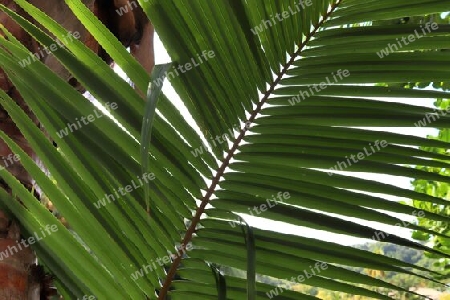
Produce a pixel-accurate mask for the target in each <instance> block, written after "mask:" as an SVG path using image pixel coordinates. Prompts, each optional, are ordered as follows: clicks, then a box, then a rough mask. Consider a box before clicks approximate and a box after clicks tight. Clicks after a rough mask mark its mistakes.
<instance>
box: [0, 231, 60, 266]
mask: <svg viewBox="0 0 450 300" xmlns="http://www.w3.org/2000/svg"><path fill="white" fill-rule="evenodd" d="M43 229H44V230H45V231H46V232H47V234H46V233H45V232H44V231H43ZM40 230H41V236H39V234H38V233H37V232H35V233H34V234H33V235H34V236H30V237H28V238H27V239H26V240H25V239H22V240H21V241H20V243H19V242H18V243H17V247H18V248H19V250H18V249H17V247H16V246H8V247H7V249H6V250H3V251H2V252H0V261H2V260H3V259H7V258H8V257H9V256H10V255H14V254H15V253H18V252H19V251H22V249H23V248H28V247H29V246H30V245H33V244H34V243H36V242H39V241H40V240H42V239H44V238H46V237H47V236H49V235H50V234H52V233H54V232H56V231H58V227H57V226H56V225H55V224H53V225H45V227H44V228H41V229H40ZM22 246H23V248H22ZM13 250H14V252H13ZM8 251H9V253H8Z"/></svg>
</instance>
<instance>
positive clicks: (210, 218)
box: [0, 0, 450, 300]
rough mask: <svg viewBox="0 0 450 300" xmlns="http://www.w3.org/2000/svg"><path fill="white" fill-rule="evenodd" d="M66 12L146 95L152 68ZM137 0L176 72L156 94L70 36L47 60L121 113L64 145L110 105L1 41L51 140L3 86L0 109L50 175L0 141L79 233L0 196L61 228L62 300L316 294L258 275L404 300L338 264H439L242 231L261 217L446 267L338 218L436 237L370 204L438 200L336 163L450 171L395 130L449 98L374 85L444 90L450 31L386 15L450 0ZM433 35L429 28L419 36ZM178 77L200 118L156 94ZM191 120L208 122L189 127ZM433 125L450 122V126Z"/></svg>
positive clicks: (75, 1) (388, 207) (77, 2)
mask: <svg viewBox="0 0 450 300" xmlns="http://www.w3.org/2000/svg"><path fill="white" fill-rule="evenodd" d="M15 2H16V3H18V4H19V5H20V6H21V7H22V8H23V9H24V10H25V11H26V12H27V13H28V14H29V15H31V16H32V17H33V18H34V20H35V22H36V23H39V24H42V26H43V27H44V28H46V29H47V30H48V31H49V32H51V33H52V34H53V35H54V36H55V37H56V38H58V39H60V40H61V39H62V38H64V36H66V35H67V32H66V30H64V29H63V28H62V27H61V26H60V25H59V24H58V23H57V22H54V21H52V20H51V19H50V18H48V17H47V16H46V15H44V14H41V13H39V11H38V10H36V9H35V8H34V7H33V6H31V5H30V4H28V3H27V1H25V0H15ZM66 3H67V4H68V5H69V6H70V8H71V9H72V10H73V12H74V14H75V15H76V16H77V17H78V19H79V20H80V21H81V23H83V24H84V25H85V26H86V28H87V29H88V30H89V32H90V34H92V36H93V37H94V38H95V39H96V40H97V41H98V42H99V43H100V45H101V46H102V47H103V49H105V50H106V52H108V54H109V56H110V57H111V58H112V59H113V60H114V61H115V62H116V63H117V64H118V65H119V66H120V67H121V68H122V69H123V70H124V72H125V73H126V75H127V76H128V77H129V78H130V79H131V80H132V81H133V83H134V85H135V86H136V87H137V89H138V90H141V91H145V90H147V87H148V83H149V77H148V75H147V74H146V72H145V70H144V69H143V68H142V67H140V66H139V65H138V64H137V63H136V61H135V60H134V59H133V58H132V56H131V55H130V54H129V53H128V52H127V51H126V49H125V48H124V47H123V46H122V44H121V43H120V42H119V41H118V40H117V39H116V38H115V37H114V35H113V34H112V33H111V32H109V31H108V30H107V29H106V28H105V26H103V25H102V24H101V23H100V22H99V21H98V20H97V19H96V18H95V16H94V15H93V14H92V12H91V11H90V10H89V9H88V8H87V7H86V6H84V5H83V3H82V1H81V0H66ZM139 3H140V4H141V6H142V7H143V9H144V11H145V13H146V14H147V15H148V16H149V18H150V20H151V21H152V23H153V24H154V25H155V29H156V31H157V33H158V34H159V36H160V38H161V40H162V42H163V43H164V45H165V47H166V49H167V51H168V53H169V54H170V56H171V57H172V59H173V64H174V67H173V69H168V68H169V66H167V65H165V66H158V67H157V68H155V70H154V72H153V76H152V79H151V82H152V84H151V85H150V87H149V89H148V95H147V101H146V102H143V101H142V98H141V97H140V95H139V93H138V92H136V91H135V90H134V89H133V88H132V87H130V86H129V85H128V84H127V82H126V81H125V80H123V79H122V78H120V77H119V76H118V75H116V74H115V73H114V72H113V71H112V70H111V69H110V68H109V66H108V65H107V64H105V63H104V62H103V61H102V60H101V59H100V58H98V57H97V56H96V55H95V54H94V53H92V52H91V51H90V50H88V48H87V47H86V46H84V45H83V44H82V43H81V42H79V41H77V40H74V41H73V42H69V43H67V44H66V45H65V46H66V47H65V48H61V49H59V50H58V51H55V52H54V53H53V54H54V55H55V57H56V58H57V59H58V60H59V61H60V62H61V63H62V64H63V65H64V66H65V67H66V68H67V70H69V71H70V72H71V74H72V75H73V77H74V78H76V79H77V81H78V82H80V83H81V84H82V86H83V87H85V88H86V89H87V90H88V91H89V92H90V93H91V94H92V95H93V96H94V97H95V98H96V99H97V100H98V101H99V102H100V106H103V107H106V106H107V103H108V102H109V103H110V104H111V103H115V104H116V105H117V109H112V110H110V113H111V116H112V117H113V118H108V117H101V118H97V119H95V120H94V121H92V122H89V124H88V125H85V126H80V128H78V130H74V131H73V132H72V133H70V134H68V135H67V136H61V132H62V131H61V130H63V129H64V128H65V129H66V130H67V128H66V127H68V126H69V125H70V124H75V123H76V122H78V121H79V120H80V118H81V117H82V116H85V117H87V116H89V115H92V114H94V110H96V109H98V108H97V107H98V106H96V104H94V103H93V102H91V101H89V100H88V99H86V98H85V97H83V96H82V95H81V94H80V93H78V92H77V91H76V90H75V89H74V88H73V87H71V86H70V85H68V84H67V83H66V82H65V81H64V80H63V79H61V78H59V77H58V76H57V75H55V74H54V72H52V71H50V70H49V69H48V68H47V67H46V66H45V65H43V64H42V63H40V62H35V63H32V64H30V65H28V66H27V67H26V68H22V67H21V66H20V65H19V64H18V63H17V62H18V61H22V60H23V59H25V58H26V57H28V55H30V53H29V51H28V50H26V48H24V47H23V46H22V45H21V44H20V43H19V42H18V41H17V40H15V39H14V38H13V37H12V36H11V35H8V33H5V35H6V36H7V37H8V38H7V39H4V38H1V39H0V42H1V45H2V47H1V48H0V67H1V68H3V69H4V70H5V71H6V72H7V74H8V76H9V77H10V79H11V81H12V82H13V83H14V85H15V86H16V87H17V89H18V90H19V91H20V93H21V95H22V96H23V98H24V100H25V102H26V103H27V105H28V106H29V107H30V108H31V109H32V111H33V113H34V114H35V115H36V116H37V118H38V119H39V121H40V122H41V123H42V124H43V126H44V127H45V129H46V131H47V132H48V134H49V135H50V137H51V138H52V139H53V140H54V141H56V144H57V145H58V148H55V147H54V146H53V145H52V142H51V141H49V140H48V139H47V138H46V136H45V135H44V134H43V133H42V132H41V131H40V130H39V129H38V128H37V127H36V126H34V125H33V123H32V121H31V120H30V118H29V117H28V116H27V115H26V114H25V113H24V112H23V111H22V110H21V109H19V107H18V106H17V105H16V104H15V102H14V101H13V100H12V99H11V98H10V97H9V96H8V95H7V94H5V93H2V92H1V91H0V101H1V105H2V106H3V107H4V108H5V110H6V111H7V112H8V114H9V115H10V116H11V118H12V119H13V120H14V122H15V123H16V124H17V126H18V127H19V129H20V130H21V132H22V133H23V135H24V136H25V138H26V139H27V141H28V142H29V144H30V145H31V147H32V148H33V150H34V151H35V152H36V154H37V155H38V156H39V158H40V159H41V160H42V161H43V164H44V165H45V166H46V168H48V170H49V172H50V174H51V177H50V178H49V177H48V176H47V175H46V174H45V173H44V172H42V171H41V170H40V169H39V167H38V166H37V165H36V164H35V163H34V162H33V161H32V160H31V159H30V158H29V156H28V155H26V154H25V153H24V151H23V150H22V149H21V148H20V147H18V146H17V144H16V143H15V142H14V141H13V140H11V139H10V138H8V137H7V136H6V135H5V134H0V136H1V137H2V138H3V139H4V141H5V142H6V143H7V144H8V146H9V147H10V148H11V149H12V150H13V151H14V153H17V154H18V155H20V157H21V163H22V165H23V166H24V168H25V169H26V170H27V171H28V172H29V173H30V174H31V175H32V177H33V178H34V179H35V180H36V182H37V184H38V185H39V187H40V188H41V189H42V191H43V192H44V193H45V195H46V196H47V197H48V198H49V199H50V200H51V201H52V203H53V204H54V205H55V207H56V208H57V210H58V211H59V213H61V215H63V216H64V217H65V219H66V220H67V221H68V224H69V225H68V226H69V228H66V227H64V226H63V225H62V224H61V223H60V221H59V220H58V219H57V218H55V217H54V216H53V215H52V214H51V213H50V212H49V211H48V210H47V209H46V208H45V207H44V206H43V205H41V204H39V202H37V201H36V200H35V199H34V197H33V194H32V193H30V192H29V191H28V190H27V189H26V188H24V186H22V185H21V184H20V183H19V182H18V181H17V180H16V179H15V178H14V177H13V176H12V175H11V174H10V173H8V172H2V173H1V176H2V178H3V180H4V181H5V182H6V183H7V184H8V186H9V187H10V188H11V189H12V191H13V193H14V195H16V196H17V197H18V198H20V201H21V202H18V201H14V200H13V199H12V197H11V196H9V195H8V194H7V193H6V192H0V193H1V200H2V201H1V203H2V206H3V207H4V208H5V209H7V210H8V211H10V212H11V213H12V215H14V217H15V218H17V220H18V221H19V223H20V224H21V226H22V227H23V229H24V232H26V233H27V234H28V235H32V234H33V233H34V232H39V230H40V228H41V227H45V226H46V225H51V226H56V228H57V231H56V232H54V233H52V234H50V235H48V236H46V237H45V238H44V239H42V240H40V241H39V243H36V244H35V245H34V250H35V251H36V253H37V255H38V257H39V260H40V262H41V263H42V264H43V265H45V266H46V268H47V269H48V270H50V271H51V272H52V273H53V274H55V276H56V282H57V284H58V290H59V292H60V293H61V294H63V295H64V296H65V297H66V298H67V299H74V298H76V297H83V295H84V296H87V295H95V296H96V297H97V298H98V299H144V298H145V297H148V298H150V299H156V298H159V299H168V297H170V299H174V300H176V299H212V298H216V297H220V299H244V298H248V299H256V298H258V299H259V298H265V297H266V296H269V297H274V296H277V298H278V299H313V298H314V297H312V296H308V295H305V294H302V293H299V292H295V291H285V289H283V288H282V287H276V288H275V287H274V286H270V285H268V284H264V283H260V282H255V273H257V274H260V275H266V276H271V277H274V278H278V279H288V280H289V281H292V285H294V284H296V283H298V281H301V280H300V278H301V277H300V276H299V275H302V276H303V274H304V275H305V276H306V273H308V274H309V275H311V276H310V277H308V276H306V277H307V279H306V280H304V282H302V283H305V284H307V285H310V286H315V287H320V288H325V289H328V290H333V291H337V292H345V293H349V294H354V295H361V296H367V297H373V298H378V299H390V298H389V297H387V296H385V295H382V294H380V293H377V292H375V291H373V290H370V289H369V288H367V287H369V286H370V287H379V288H386V289H390V290H397V291H402V292H406V291H405V290H404V289H402V288H400V287H396V286H395V285H392V284H390V283H388V282H385V281H383V280H381V279H377V278H372V277H370V276H367V275H364V274H358V273H356V272H353V271H350V270H347V269H345V268H343V267H341V266H351V267H358V268H366V269H371V270H380V271H395V272H398V273H404V274H415V273H416V271H427V270H426V269H425V268H423V267H420V266H414V265H411V264H409V263H406V262H402V261H400V260H397V259H394V258H389V257H387V256H384V255H380V254H374V253H369V252H367V251H363V250H359V249H355V248H352V247H347V246H343V245H339V243H332V242H326V241H322V240H320V239H313V238H306V237H303V236H302V234H301V232H299V234H298V235H289V234H283V233H280V232H277V231H269V230H261V229H257V228H252V227H249V226H247V225H245V222H243V220H242V219H241V217H239V216H237V215H236V214H235V213H247V214H248V213H249V211H250V210H254V211H255V212H257V211H259V213H258V216H261V217H264V218H267V219H271V220H275V221H283V222H286V223H289V224H292V225H299V226H305V227H308V228H313V229H319V230H324V231H327V232H333V233H339V234H345V235H350V236H355V237H361V238H369V239H370V238H372V237H374V236H377V237H380V236H382V237H383V241H385V242H390V243H394V244H397V245H402V246H406V247H410V248H415V249H419V250H428V251H430V252H432V253H435V254H439V255H442V256H445V254H443V253H440V252H439V251H437V250H433V249H428V248H427V247H425V246H423V245H422V244H420V243H416V242H412V241H410V240H408V239H404V238H401V237H398V236H396V235H395V229H392V231H391V232H389V233H388V234H384V233H383V234H382V235H380V231H379V230H377V228H371V227H368V226H365V225H363V224H360V223H356V222H352V221H348V220H345V219H344V217H355V216H356V217H358V218H360V219H365V220H368V221H376V222H379V223H382V224H387V225H392V226H394V225H396V224H398V223H401V224H407V225H408V226H409V228H412V229H415V230H420V231H422V232H425V233H430V234H436V235H442V234H441V233H439V232H435V231H433V230H430V229H427V228H423V227H420V226H417V225H415V224H411V223H402V221H401V220H400V219H399V218H397V217H395V216H393V215H392V213H399V214H405V215H412V214H413V213H414V212H415V208H414V207H411V206H407V205H403V204H401V203H397V202H393V201H389V200H386V199H385V198H384V197H383V196H378V195H374V194H373V193H379V194H383V195H391V196H398V197H404V198H413V199H418V200H421V201H426V202H429V203H436V204H439V205H447V201H446V200H443V199H441V198H438V197H433V196H429V195H426V194H423V193H418V192H415V191H410V190H406V189H402V188H400V187H397V186H396V185H395V183H393V184H382V183H379V182H375V181H371V180H367V179H361V178H359V175H358V174H354V175H349V174H348V173H346V174H342V173H336V172H335V171H336V170H338V168H341V169H342V168H343V167H342V166H344V169H345V171H349V172H368V173H379V174H388V175H395V176H407V177H412V178H420V179H425V180H435V181H441V182H448V181H449V180H448V177H446V176H442V175H439V174H435V173H432V172H428V171H422V170H418V169H415V168H410V167H408V166H407V164H408V165H410V164H414V165H423V166H431V167H436V168H443V167H447V166H448V164H447V163H446V162H445V161H447V159H448V156H447V155H446V154H439V153H434V152H430V151H425V150H420V149H417V147H419V146H429V147H437V148H447V147H448V146H449V143H446V142H442V141H437V140H428V139H424V138H418V137H414V136H411V135H406V134H404V135H402V134H395V133H391V132H388V129H389V127H394V126H395V127H412V126H413V125H412V124H413V123H414V122H416V121H417V120H419V119H422V118H423V116H424V114H426V113H430V112H432V111H433V110H432V109H430V108H426V107H421V106H415V105H412V104H413V101H414V99H417V98H448V97H449V93H445V92H442V91H434V90H433V91H430V90H417V89H413V90H412V89H407V88H403V87H391V86H375V84H377V83H380V82H383V83H386V84H388V85H389V84H396V83H404V82H411V83H415V82H443V81H447V80H448V79H449V77H450V71H449V70H448V63H449V62H450V55H449V52H445V51H439V50H441V49H445V48H449V37H450V25H448V24H439V25H438V28H437V29H433V28H434V26H433V27H431V25H432V24H431V23H427V24H422V27H420V26H418V25H415V24H411V25H410V24H396V23H393V24H391V23H389V24H378V23H373V22H375V21H380V20H387V19H402V18H404V16H405V15H406V16H407V15H409V16H416V15H424V14H432V13H441V12H444V11H445V10H447V9H448V7H449V2H448V1H442V0H439V1H437V0H414V1H411V0H410V1H391V0H366V1H357V0H338V1H330V0H314V1H313V0H305V1H294V0H290V1H264V0H246V1H243V0H242V1H240V0H235V1H227V0H218V1H206V0H205V1H192V0H174V1H167V0H164V1H160V0H145V1H144V0H141V1H139ZM0 8H1V9H2V10H3V11H4V12H5V13H7V14H8V15H10V16H11V17H13V18H14V19H15V20H16V21H17V22H18V23H19V24H20V25H21V26H22V27H23V28H24V29H25V30H27V31H28V32H29V33H30V34H31V35H32V36H33V37H34V38H35V39H36V40H38V41H39V42H40V43H41V44H42V45H45V46H47V47H48V46H50V45H51V44H52V43H55V41H54V38H52V37H51V36H49V35H47V32H46V31H42V30H41V29H39V27H37V26H35V25H33V24H32V23H29V22H28V21H27V20H26V19H23V18H19V17H18V16H17V15H15V14H14V13H13V12H11V11H10V10H8V9H6V8H5V7H4V6H0ZM400 23H401V22H400ZM425 26H427V27H425ZM422 28H423V29H422ZM425 28H432V29H430V30H429V31H428V32H427V34H426V35H424V33H425V31H421V30H428V29H425ZM415 31H417V32H418V33H419V32H420V34H421V35H422V36H421V38H420V39H418V40H417V41H415V42H410V43H409V44H408V45H403V46H402V47H400V44H397V45H398V47H397V49H395V47H394V46H392V44H394V43H398V41H399V40H401V39H402V38H403V37H407V38H408V37H409V35H411V34H414V33H415ZM391 48H392V49H391ZM381 50H384V51H385V52H383V53H384V54H383V55H384V57H383V58H380V55H379V54H380V53H381V52H380V51H381ZM389 50H392V52H393V53H389ZM416 50H428V51H416ZM377 53H378V55H377ZM165 74H166V75H168V77H169V79H170V82H171V84H172V85H173V87H174V88H175V90H176V91H177V93H178V95H179V96H180V98H181V103H182V104H183V105H184V106H185V107H186V108H187V111H188V113H184V112H183V113H181V112H180V110H179V109H178V108H177V107H176V105H175V104H174V103H175V102H174V101H171V100H169V99H168V98H167V97H166V96H165V95H164V94H160V88H161V84H160V83H161V79H162V78H163V76H164V75H165ZM375 97H386V98H389V100H393V101H392V102H387V101H381V100H379V99H378V100H376V99H374V98H375ZM400 97H402V98H409V99H411V104H401V103H397V102H395V98H400ZM111 107H112V106H111ZM187 115H189V116H190V117H192V119H193V121H194V123H195V124H196V126H198V128H199V129H198V130H196V129H194V127H196V126H191V125H190V123H188V122H187V121H186V120H185V118H186V116H187ZM236 124H241V125H240V126H239V130H238V131H236V130H234V129H233V128H235V126H236ZM426 126H429V127H450V117H448V116H445V117H442V118H440V119H439V120H437V121H435V122H433V123H428V124H426ZM355 127H364V128H355ZM371 127H385V128H386V131H376V130H373V129H371ZM66 132H67V131H66ZM224 140H226V141H224ZM204 141H206V142H207V143H208V145H205V144H204ZM199 149H200V150H199ZM367 149H369V151H367ZM359 154H362V156H360V155H359ZM355 155H357V157H358V160H356V161H355ZM348 156H350V158H348ZM360 157H362V158H360ZM350 159H351V160H350ZM352 162H353V163H352ZM148 175H150V176H148ZM153 175H154V176H153ZM143 176H146V178H147V179H143ZM149 179H150V180H149ZM136 182H139V184H136ZM128 187H130V189H128ZM124 191H126V192H124ZM119 193H120V194H121V195H120V196H119ZM280 195H281V196H280ZM254 208H256V210H255V209H254ZM258 208H259V210H258ZM380 210H382V211H384V212H381V211H380ZM425 216H426V218H427V219H429V220H437V221H448V216H447V215H444V214H438V213H435V212H433V211H427V210H426V211H425ZM244 219H245V216H244ZM230 225H231V226H230ZM168 252H169V253H170V255H168ZM222 266H226V267H231V268H235V269H239V270H245V271H246V277H247V278H241V277H239V276H232V275H229V274H227V275H224V274H222V272H220V269H221V267H222ZM315 266H317V267H318V268H317V269H316V271H317V272H315V273H314V274H313V275H312V274H311V273H312V268H314V267H315ZM322 266H323V267H322ZM319 268H320V270H319ZM305 272H306V273H305ZM236 274H239V272H236ZM428 274H430V275H432V274H433V272H431V271H428ZM417 276H422V278H429V277H426V276H423V275H417ZM429 280H432V279H429Z"/></svg>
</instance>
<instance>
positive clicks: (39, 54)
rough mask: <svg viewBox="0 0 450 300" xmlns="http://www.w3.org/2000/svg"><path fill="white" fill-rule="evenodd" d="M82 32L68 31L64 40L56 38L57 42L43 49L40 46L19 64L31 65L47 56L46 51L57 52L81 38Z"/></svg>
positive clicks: (23, 66) (49, 52)
mask: <svg viewBox="0 0 450 300" xmlns="http://www.w3.org/2000/svg"><path fill="white" fill-rule="evenodd" d="M80 36H81V35H80V33H79V32H78V31H75V32H73V33H72V32H71V31H69V32H68V33H67V36H65V37H63V39H62V41H60V40H58V39H56V41H55V42H56V43H53V44H51V45H50V46H48V47H44V48H43V49H41V48H40V47H39V48H38V52H35V53H33V54H32V55H30V57H28V58H26V59H22V60H21V61H19V65H20V66H21V67H22V68H25V67H26V66H29V65H31V63H32V62H35V61H38V60H41V59H42V58H44V57H45V53H47V55H49V54H51V53H52V52H55V51H57V50H59V49H60V48H64V47H65V45H67V44H68V43H70V42H72V41H73V40H74V38H75V39H79V38H80ZM44 52H45V53H44Z"/></svg>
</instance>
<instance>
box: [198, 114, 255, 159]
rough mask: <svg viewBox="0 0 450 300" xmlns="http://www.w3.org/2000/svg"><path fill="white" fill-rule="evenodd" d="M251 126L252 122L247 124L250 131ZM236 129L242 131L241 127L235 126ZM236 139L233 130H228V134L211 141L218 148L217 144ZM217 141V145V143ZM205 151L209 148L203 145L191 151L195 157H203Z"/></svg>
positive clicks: (217, 136)
mask: <svg viewBox="0 0 450 300" xmlns="http://www.w3.org/2000/svg"><path fill="white" fill-rule="evenodd" d="M250 126H251V122H249V121H247V122H245V128H247V129H249V128H250ZM233 127H234V129H235V130H236V131H237V132H239V131H240V130H241V128H240V127H239V125H233ZM233 138H234V132H233V129H231V128H229V129H228V133H224V134H222V135H216V137H215V138H213V137H212V136H210V137H209V139H210V140H211V144H212V145H213V146H214V147H217V143H219V144H220V145H221V144H222V143H225V142H226V141H227V139H228V140H233ZM216 141H217V143H216ZM204 151H206V152H207V151H208V147H207V146H206V145H202V146H200V147H197V148H195V149H194V150H191V153H192V155H194V157H197V156H199V155H202V154H203V152H204Z"/></svg>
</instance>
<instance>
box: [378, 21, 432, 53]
mask: <svg viewBox="0 0 450 300" xmlns="http://www.w3.org/2000/svg"><path fill="white" fill-rule="evenodd" d="M424 25H425V28H423V26H422V25H420V29H422V32H423V35H420V34H419V32H418V30H417V29H415V30H414V34H410V35H408V36H407V37H406V36H403V37H401V39H400V40H401V41H400V40H399V39H398V38H396V40H397V44H391V43H389V44H388V46H387V47H386V48H384V49H381V50H380V51H378V52H377V55H378V57H379V58H384V57H386V56H389V54H391V53H394V52H395V51H399V50H400V49H402V48H403V47H404V46H408V45H409V44H410V43H413V42H415V41H416V40H420V39H421V38H423V37H425V36H426V35H427V34H428V33H431V30H437V29H438V28H439V25H438V24H437V23H436V22H427V23H425V24H424ZM425 29H426V31H425ZM407 40H408V41H409V42H408V41H407Z"/></svg>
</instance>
